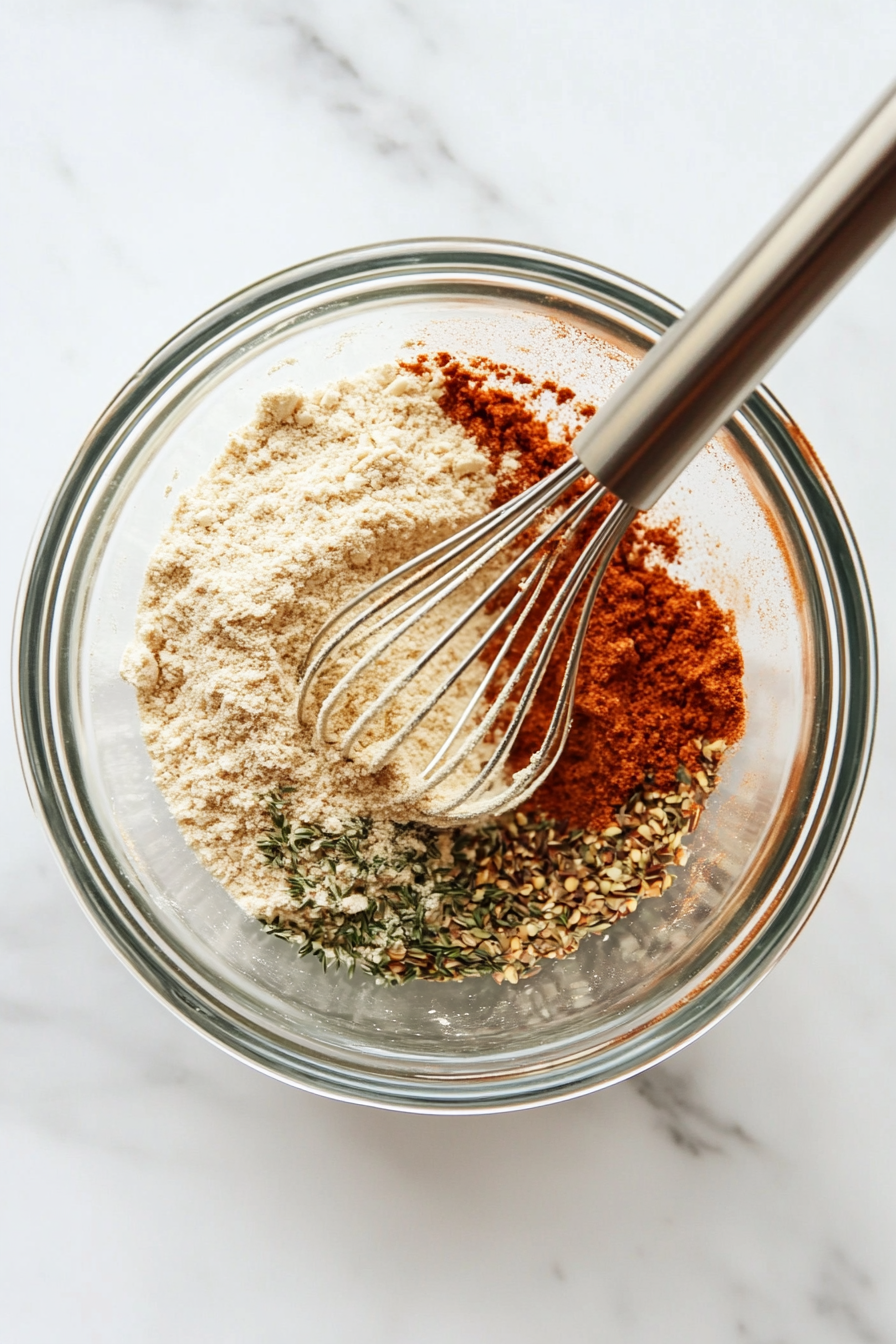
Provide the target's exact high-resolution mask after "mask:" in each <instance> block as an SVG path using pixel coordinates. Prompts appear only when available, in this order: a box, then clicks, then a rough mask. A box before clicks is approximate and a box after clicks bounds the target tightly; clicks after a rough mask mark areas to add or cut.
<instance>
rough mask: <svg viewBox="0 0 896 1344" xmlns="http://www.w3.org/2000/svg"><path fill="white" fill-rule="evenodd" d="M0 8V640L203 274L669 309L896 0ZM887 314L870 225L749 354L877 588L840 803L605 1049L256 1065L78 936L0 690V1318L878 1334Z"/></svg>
mask: <svg viewBox="0 0 896 1344" xmlns="http://www.w3.org/2000/svg"><path fill="white" fill-rule="evenodd" d="M0 22H2V28H3V34H4V37H3V45H2V55H0V62H2V76H3V77H2V79H0V100H2V115H0V172H2V178H3V182H4V186H5V207H4V210H3V211H2V214H0V236H2V243H3V246H2V262H0V265H2V268H3V281H2V293H3V296H4V298H3V304H2V309H3V312H2V339H3V374H4V396H3V400H2V409H0V415H2V436H0V444H2V454H3V458H2V461H3V503H2V506H0V507H2V510H3V514H2V518H3V525H2V528H0V557H2V564H0V595H2V604H3V623H4V627H8V626H9V623H10V620H11V615H12V607H13V601H14V594H15V587H16V582H17V578H18V574H19V571H20V568H21V564H22V559H23V555H24V552H25V549H26V547H27V544H28V540H29V537H30V534H31V531H32V528H33V526H34V523H35V520H36V518H37V516H38V513H39V511H40V508H41V506H42V504H43V502H44V499H45V497H46V496H47V494H48V493H49V491H50V490H51V489H52V487H53V485H54V483H55V482H56V481H57V479H58V478H59V476H60V474H61V472H62V470H63V467H64V465H65V463H66V462H67V460H68V459H69V457H70V456H71V454H72V453H73V452H74V450H75V448H76V446H77V444H78V442H79V440H80V438H81V437H82V435H83V434H84V432H85V431H86V429H87V428H88V427H89V425H90V423H91V421H92V420H93V418H94V417H95V415H96V414H97V413H98V411H99V410H100V409H101V408H102V407H103V405H104V404H105V403H106V401H107V400H108V399H109V398H110V397H111V395H112V394H113V393H114V392H115V391H116V390H117V388H118V387H119V385H120V384H121V383H122V382H123V381H125V379H126V378H127V377H128V376H129V375H130V373H131V372H132V370H133V369H134V368H135V367H136V366H137V365H138V364H139V363H140V362H141V361H142V360H143V359H144V358H145V357H146V355H147V354H149V353H150V352H151V351H152V350H153V349H154V348H155V347H156V346H157V345H158V344H160V343H161V342H162V341H163V340H164V339H165V338H166V337H167V336H168V335H169V334H170V333H171V332H172V331H174V330H175V329H176V328H178V327H179V326H180V325H182V324H183V323H184V322H186V321H187V320H189V319H190V318H191V317H193V316H194V315H195V314H196V313H197V312H199V311H200V310H202V309H203V308H205V307H207V306H208V305H210V304H212V303H213V302H215V301H216V300H218V299H219V298H221V297H222V296H224V295H225V294H227V293H229V292H231V291H232V290H234V289H236V288H237V287H239V286H240V285H243V284H244V283H247V282H249V281H251V280H253V279H255V278H257V277H259V276H261V275H264V274H266V273H268V272H270V271H273V270H276V269H277V268H279V267H282V266H285V265H287V264H289V263H291V262H294V261H297V260H301V259H302V258H305V257H308V256H312V255H315V254H318V253H321V252H325V251H330V250H332V249H335V248H339V247H344V246H350V245H352V244H356V243H361V242H370V241H375V240H378V239H383V238H389V237H407V236H412V235H415V234H437V233H442V234H444V233H457V234H483V235H490V236H495V237H511V238H515V239H521V240H524V241H529V242H534V243H540V244H545V245H548V246H553V247H557V248H560V249H564V250H567V251H570V252H576V253H579V254H581V255H584V256H587V257H590V258H592V259H594V260H596V261H599V262H602V263H604V264H606V265H608V266H611V267H614V268H616V269H618V270H622V271H625V272H628V273H629V274H632V275H635V276H637V277H638V278H639V279H641V280H643V281H645V282H647V283H649V284H653V285H655V286H656V287H658V288H660V289H662V290H665V291H666V292H667V293H670V294H671V295H673V296H674V297H675V298H677V299H679V300H681V301H682V302H689V301H691V300H692V299H694V298H695V297H696V296H697V295H698V294H699V292H700V291H701V289H702V288H703V287H704V285H705V284H707V283H708V282H709V281H710V280H711V279H713V278H714V276H715V274H716V272H717V271H718V270H719V269H720V267H721V266H722V265H723V264H724V263H725V262H726V261H727V260H728V259H729V258H730V257H731V256H732V255H733V254H734V253H735V252H736V251H737V250H738V249H739V247H740V246H741V245H742V244H743V243H745V242H746V241H747V240H748V238H749V237H750V235H751V234H752V233H753V231H754V230H755V228H756V227H758V225H759V224H760V223H762V222H763V221H764V220H765V218H766V217H767V215H769V214H770V213H771V211H772V210H773V209H774V208H775V207H777V205H778V204H779V203H780V202H781V201H782V199H783V198H784V197H785V196H786V194H787V193H788V192H789V191H790V190H791V189H792V188H793V187H795V186H796V185H797V184H798V183H799V181H800V180H801V178H802V177H803V176H804V174H805V173H806V172H807V171H808V170H809V169H810V168H812V167H813V166H814V164H815V162H816V161H817V160H818V159H819V158H820V156H821V155H822V154H823V153H824V152H825V151H826V150H827V148H828V146H829V145H830V144H831V143H832V142H833V141H834V140H835V139H836V138H837V137H838V136H839V135H841V134H842V133H843V132H845V130H846V129H847V128H848V127H849V125H850V124H851V122H852V121H853V120H854V118H855V117H856V116H857V115H858V114H859V113H860V112H861V111H862V110H863V109H864V107H865V105H866V104H867V103H869V102H870V100H871V99H872V98H873V97H874V96H876V94H877V92H878V90H879V89H881V88H882V87H883V86H884V84H885V83H886V82H887V81H888V80H889V79H890V78H891V77H892V74H893V70H894V66H896V6H894V5H893V3H892V0H849V3H846V0H824V3H822V2H821V0H786V3H782V0H636V2H635V3H630V4H624V3H620V0H615V3H610V2H609V0H553V3H551V4H544V3H541V2H540V0H516V3H514V4H509V3H499V2H498V0H484V3H483V0H453V2H452V3H451V4H444V5H439V6H436V5H434V4H431V3H427V0H330V3H329V4H327V3H324V2H323V0H321V3H319V4H315V3H313V0H155V2H152V0H117V2H115V0H7V3H6V4H5V5H4V6H3V9H2V18H0ZM894 300H896V242H891V243H890V244H889V245H888V247H887V248H885V249H884V250H883V251H882V252H881V253H880V254H879V255H878V256H877V258H876V259H875V260H874V261H873V262H872V263H871V264H870V265H869V266H868V268H867V269H866V270H865V272H864V273H863V274H862V275H861V276H859V277H858V278H857V279H856V280H855V281H854V282H853V283H852V284H851V286H850V287H849V288H848V289H847V290H846V291H845V292H844V293H843V294H842V295H841V297H839V298H838V300H837V301H836V302H835V303H834V304H833V306H832V307H831V308H830V309H829V310H828V311H827V312H826V313H825V314H824V316H823V317H822V318H821V320H820V321H819V322H818V323H817V325H816V326H815V327H814V329H813V330H812V331H811V332H809V334H808V335H806V336H805V337H804V338H803V339H802V341H801V342H800V343H799V345H798V346H797V347H796V348H795V349H794V350H793V351H792V352H791V353H790V354H789V355H788V356H787V358H786V359H785V360H784V361H783V362H782V364H781V365H780V366H779V368H778V369H777V370H775V372H774V373H773V375H772V376H771V377H770V378H769V382H770V385H771V386H772V388H773V389H774V390H775V391H776V392H777V393H778V395H779V396H780V397H781V398H782V400H783V401H784V403H785V405H787V406H788V408H789V409H790V410H791V411H792V413H793V414H794V416H795V418H796V419H797V420H798V421H799V423H800V424H801V425H802V426H803V428H804V429H805V431H806V432H807V433H808V435H809V436H810V438H811V439H812V440H813V441H814V442H815V444H816V446H817V448H818V450H819V452H820V454H821V456H822V458H823V459H824V461H825V462H826V464H827V465H828V467H829V468H830V471H831V474H832V476H833V478H834V481H835V483H836V485H837V487H838V489H839V490H840V492H841V495H842V497H843V499H844V501H845V504H846V506H847V509H848V511H849V513H850V515H851V518H852V520H853V522H854V525H855V528H856V531H857V533H858V537H859V540H860V543H861V545H862V548H863V551H864V554H865V557H866V561H867V564H868V569H869V572H870V577H871V582H872V588H873V591H874V594H875V598H876V603H877V613H878V618H879V623H880V636H881V654H882V705H881V715H880V724H879V732H878V743H877V749H876V756H875V761H874V765H873V768H872V775H871V781H870V784H869V788H868V792H867V794H866V797H865V801H864V803H863V806H862V809H861V812H860V815H859V818H858V821H857V823H856V826H855V830H854V833H853V837H852V840H851V842H850V845H849V847H848V849H847V852H846V855H845V857H844V859H843V862H842V863H841V865H840V868H839V871H838V873H837V875H836V877H835V879H834V881H833V882H832V883H831V886H830V889H829V891H828V893H827V895H826V897H825V899H824V901H823V902H822V904H821V906H820V908H819V910H818V913H817V914H816V915H815V917H814V918H813V920H812V922H811V924H810V925H809V927H808V929H807V930H806V932H805V933H804V934H803V936H802V937H801V938H800V940H799V942H798V943H797V945H796V946H795V947H794V948H793V950H792V951H791V952H790V953H789V954H788V956H787V957H786V959H785V960H784V962H783V963H782V964H781V965H780V966H779V967H778V968H777V969H776V970H775V971H774V972H773V973H772V975H771V976H770V977H769V978H768V979H767V980H766V981H764V982H763V984H762V985H761V986H760V987H759V988H758V989H757V991H756V992H755V993H754V994H753V995H752V996H751V997H750V998H749V999H748V1000H747V1002H745V1003H744V1004H742V1005H741V1006H740V1007H739V1008H738V1009H737V1010H736V1011H735V1012H734V1013H732V1014H731V1015H730V1016H729V1017H728V1018H727V1019H726V1020H725V1021H724V1022H722V1023H721V1024H720V1025H719V1026H717V1027H716V1028H715V1029H714V1030H713V1031H712V1032H711V1033H710V1034H709V1035H707V1036H706V1037H704V1038H703V1039H702V1040H700V1041H699V1042H698V1043H696V1044H695V1045H693V1046H691V1047H690V1048H689V1049H687V1050H686V1051H684V1052H683V1053H681V1054H680V1055H678V1056H677V1057H676V1058H674V1059H673V1060H672V1061H670V1062H669V1063H667V1064H664V1065H662V1066H660V1067H658V1068H656V1069H654V1070H653V1071H652V1072H650V1073H648V1074H646V1075H644V1076H642V1077H641V1078H639V1079H636V1080H634V1081H632V1082H630V1083H626V1084H623V1085H620V1086H617V1087H615V1088H612V1089H610V1090H609V1091H607V1092H604V1093H601V1094H598V1095H594V1096H591V1097H588V1098H585V1099H582V1100H579V1101H575V1102H569V1103H566V1104H564V1105H562V1106H557V1107H552V1108H549V1109H547V1110H541V1111H535V1112H527V1113H522V1114H517V1115H510V1116H496V1117H483V1118H478V1119H447V1118H446V1119H432V1118H422V1117H415V1116H402V1115H392V1114H385V1113H379V1112H373V1111H369V1110H364V1109H362V1108H357V1107H352V1106H348V1105H341V1104H338V1103H335V1102H329V1101H325V1100H321V1099H319V1098H315V1097H311V1096H306V1095H304V1094H303V1093H301V1092H297V1091H294V1090H291V1089H290V1088H288V1087H286V1086H284V1085H282V1084H279V1083H277V1082H274V1081H271V1080H270V1079H267V1078H265V1077H262V1076H260V1075H258V1074H255V1073H253V1072H252V1071H251V1070H250V1069H248V1068H246V1067H245V1066H243V1065H242V1064H240V1063H238V1062H236V1061H234V1060H232V1059H230V1058H228V1057H227V1056H225V1055H224V1054H222V1053H220V1052H218V1051H217V1050H216V1049H215V1048H214V1047H213V1046H211V1045H210V1044H208V1043H207V1042H205V1041H204V1040H201V1039H199V1038H198V1037H196V1036H194V1035H193V1034H192V1033H191V1032H190V1031H189V1030H187V1028H186V1027H185V1026H183V1025H182V1024H181V1023H180V1022H178V1021H177V1020H175V1018H173V1017H172V1016H171V1015H170V1014H169V1013H168V1012H167V1011H166V1010H165V1008H163V1007H162V1006H161V1005H160V1004H158V1003H157V1002H155V1000H154V999H152V998H151V997H150V995H149V994H147V993H146V991H145V990H144V989H143V988H142V987H141V986H140V985H139V984H138V983H137V981H136V980H134V979H133V978H132V977H131V975H130V974H129V973H128V971H127V970H126V969H125V968H124V967H123V966H122V965H120V964H119V963H118V961H117V960H116V959H115V957H114V956H113V955H112V953H111V952H110V951H109V950H108V949H107V948H106V947H105V946H104V945H103V944H102V943H101V941H100V940H99V939H98V937H97V936H96V934H95V933H94V932H93V930H92V929H91V928H90V927H89V925H88V923H87V921H86V920H85V919H84V917H83V915H82V914H81V913H80V911H79V909H78V908H77V906H76V904H75V902H74V900H73V899H72V897H71V895H70V894H69V893H68V891H67V889H66V887H65V884H64V882H63V880H62V878H61V877H60V875H59V873H58V872H57V871H56V868H55V865H54V862H53V859H52V857H51V855H50V851H49V849H48V846H47V844H46V843H45V841H44V839H43V835H42V833H41V830H40V828H39V826H38V824H37V822H36V821H35V820H34V818H33V817H32V815H31V813H30V811H29V808H28V803H27V801H26V798H25V793H24V788H23V786H22V784H21V782H20V778H19V771H18V765H17V761H16V756H15V748H14V743H13V736H12V728H11V724H10V721H9V715H8V712H7V710H6V709H5V708H4V709H3V719H2V768H3V776H2V780H3V792H2V804H3V805H2V809H0V863H2V876H3V900H2V905H0V963H2V969H0V1032H2V1065H0V1127H2V1136H3V1141H2V1148H0V1162H2V1179H0V1189H2V1195H0V1238H2V1243H0V1335H2V1337H3V1338H4V1339H6V1340H9V1341H10V1342H11V1344H13V1342H14V1344H37V1342H38V1341H40V1344H44V1341H47V1344H50V1342H52V1344H56V1342H57V1341H66V1344H88V1341H90V1342H91V1344H96V1342H98V1344H122V1341H125V1342H126V1344H150V1341H153V1344H154V1342H155V1341H156V1340H160V1339H162V1340H171V1341H175V1342H176V1344H205V1342H206V1341H212V1340H214V1341H216V1344H230V1341H233V1342H234V1344H236V1342H237V1341H240V1342H242V1341H245V1340H248V1339H252V1340H256V1339H257V1340H259V1341H263V1342H264V1344H287V1342H289V1344H293V1341H305V1340H309V1341H311V1340H313V1341H327V1342H329V1341H338V1342H339V1344H341V1342H342V1341H349V1340H354V1339H358V1338H363V1339H365V1340H368V1341H370V1344H379V1342H380V1341H383V1344H385V1341H407V1342H408V1344H416V1342H417V1341H423V1340H425V1341H428V1342H429V1341H432V1344H455V1342H456V1341H458V1340H464V1341H469V1344H479V1342H480V1341H482V1342H483V1344H485V1341H493V1340H500V1341H503V1340H509V1339H513V1340H518V1341H521V1344H529V1342H530V1341H531V1344H537V1342H540V1341H543V1340H548V1339H553V1338H558V1337H559V1336H560V1335H561V1334H562V1335H563V1336H564V1337H569V1338H571V1339H576V1340H583V1341H592V1340H593V1341H612V1344H630V1342H635V1344H652V1341H656V1340H662V1341H663V1344H678V1341H682V1344H684V1342H685V1341H686V1342H687V1344H727V1341H744V1342H745V1344H802V1342H803V1341H812V1342H813V1344H816V1342H817V1344H826V1341H844V1342H845V1341H866V1342H867V1344H874V1342H875V1341H886V1340H893V1339H896V1279H894V1275H893V1272H892V1269H893V1264H894V1258H896V1163H894V1161H893V1159H892V1148H891V1145H892V1141H893V1125H894V1121H893V1117H894V1114H896V974H894V972H896V904H892V903H893V902H894V890H893V887H894V878H893V876H892V873H891V869H890V865H889V863H888V861H887V859H886V852H885V850H886V844H887V836H889V835H890V834H892V830H893V821H892V810H891V808H890V799H891V796H892V795H891V788H892V784H891V781H890V770H891V766H892V760H893V754H894V749H896V714H894V707H896V685H894V680H896V600H894V598H893V596H892V590H891V587H890V584H891V574H892V564H893V555H894V550H893V533H894V529H893V525H892V522H891V517H892V513H893V505H892V500H893V495H894V490H896V451H894V443H893V439H894V429H893V423H894V415H893V410H892V397H893V389H894V369H896V324H894V321H893V316H892V314H893V310H894ZM3 675H4V676H5V675H6V669H5V667H4V673H3ZM7 700H8V697H6V696H5V695H4V699H3V704H4V706H5V704H6V703H7ZM891 904H892V908H891ZM598 1153H599V1154H600V1155H598Z"/></svg>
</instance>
